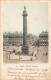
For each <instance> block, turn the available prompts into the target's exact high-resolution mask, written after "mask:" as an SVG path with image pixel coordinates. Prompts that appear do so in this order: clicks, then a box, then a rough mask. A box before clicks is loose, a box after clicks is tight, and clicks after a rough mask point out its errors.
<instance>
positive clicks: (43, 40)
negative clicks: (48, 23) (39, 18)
mask: <svg viewBox="0 0 51 80" xmlns="http://www.w3.org/2000/svg"><path fill="white" fill-rule="evenodd" d="M39 45H40V46H48V32H47V31H46V32H44V31H42V32H41V33H40V35H39Z"/></svg>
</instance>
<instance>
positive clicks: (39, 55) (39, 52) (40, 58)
mask: <svg viewBox="0 0 51 80" xmlns="http://www.w3.org/2000/svg"><path fill="white" fill-rule="evenodd" d="M13 50H15V52H13ZM21 52H22V47H21V46H18V47H17V46H4V47H3V58H4V62H17V61H34V62H47V61H48V47H47V46H40V47H35V46H31V45H30V46H29V54H28V55H24V54H20V53H21ZM32 54H33V55H32Z"/></svg>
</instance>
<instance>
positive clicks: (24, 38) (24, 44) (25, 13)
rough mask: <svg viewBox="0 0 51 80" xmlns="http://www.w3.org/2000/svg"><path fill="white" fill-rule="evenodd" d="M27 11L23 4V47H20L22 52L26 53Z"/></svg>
mask: <svg viewBox="0 0 51 80" xmlns="http://www.w3.org/2000/svg"><path fill="white" fill-rule="evenodd" d="M27 16H28V14H27V11H26V7H25V6H24V11H23V47H22V53H24V54H28V45H27Z"/></svg>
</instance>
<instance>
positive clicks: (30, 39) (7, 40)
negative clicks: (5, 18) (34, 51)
mask: <svg viewBox="0 0 51 80" xmlns="http://www.w3.org/2000/svg"><path fill="white" fill-rule="evenodd" d="M36 39H37V37H36V36H34V35H32V34H28V35H27V44H28V45H29V44H34V42H35V41H36ZM18 45H23V34H22V33H21V32H20V33H18V32H15V33H10V32H9V33H4V34H3V46H18Z"/></svg>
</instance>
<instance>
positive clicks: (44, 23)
mask: <svg viewBox="0 0 51 80" xmlns="http://www.w3.org/2000/svg"><path fill="white" fill-rule="evenodd" d="M2 6H3V7H2V8H3V32H9V31H10V32H16V31H18V32H23V16H22V13H23V10H24V6H26V10H27V13H28V16H27V31H28V32H27V33H31V34H34V35H39V34H40V33H41V32H42V31H48V2H33V1H32V2H28V1H27V2H25V1H24V2H19V1H12V2H11V1H10V2H9V1H7V2H3V5H2Z"/></svg>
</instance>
